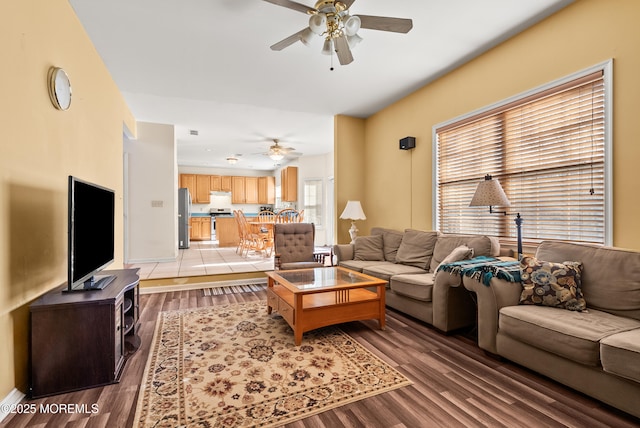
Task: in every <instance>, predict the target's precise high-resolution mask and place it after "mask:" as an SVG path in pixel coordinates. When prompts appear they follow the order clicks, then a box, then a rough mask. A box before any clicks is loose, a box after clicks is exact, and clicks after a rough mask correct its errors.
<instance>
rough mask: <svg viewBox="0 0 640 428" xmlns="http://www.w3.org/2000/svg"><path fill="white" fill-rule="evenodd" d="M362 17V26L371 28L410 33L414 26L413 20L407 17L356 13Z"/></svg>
mask: <svg viewBox="0 0 640 428" xmlns="http://www.w3.org/2000/svg"><path fill="white" fill-rule="evenodd" d="M355 16H357V17H359V18H360V21H361V24H360V28H368V29H370V30H381V31H392V32H394V33H408V32H409V30H411V29H412V28H413V21H411V20H410V19H405V18H389V17H386V16H371V15H355Z"/></svg>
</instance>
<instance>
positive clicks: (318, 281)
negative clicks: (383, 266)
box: [268, 267, 381, 290]
mask: <svg viewBox="0 0 640 428" xmlns="http://www.w3.org/2000/svg"><path fill="white" fill-rule="evenodd" d="M268 274H269V276H272V277H273V278H274V279H275V280H276V281H278V280H279V279H283V280H285V281H286V282H287V283H288V284H289V285H292V286H294V287H295V288H297V289H299V290H317V289H319V288H332V287H340V286H351V285H361V284H366V283H372V282H380V281H381V280H379V279H377V278H372V277H370V276H367V275H363V274H361V273H359V272H354V271H351V270H348V269H344V268H340V267H323V268H315V269H299V270H280V271H274V272H268Z"/></svg>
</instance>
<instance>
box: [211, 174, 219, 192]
mask: <svg viewBox="0 0 640 428" xmlns="http://www.w3.org/2000/svg"><path fill="white" fill-rule="evenodd" d="M209 178H210V180H211V182H210V186H211V191H212V192H220V191H222V180H221V178H220V176H219V175H211V176H209Z"/></svg>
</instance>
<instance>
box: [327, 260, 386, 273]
mask: <svg viewBox="0 0 640 428" xmlns="http://www.w3.org/2000/svg"><path fill="white" fill-rule="evenodd" d="M383 263H389V262H380V261H377V260H342V261H341V262H340V263H338V264H339V265H340V266H342V267H344V268H347V269H351V270H355V271H356V272H362V270H363V269H364V268H366V267H369V266H380V265H381V264H383ZM389 264H391V265H392V264H393V263H389Z"/></svg>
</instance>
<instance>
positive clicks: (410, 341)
mask: <svg viewBox="0 0 640 428" xmlns="http://www.w3.org/2000/svg"><path fill="white" fill-rule="evenodd" d="M256 300H266V294H265V292H264V291H260V292H254V293H241V294H225V295H219V296H204V294H203V292H202V290H191V291H183V292H172V293H158V294H151V295H144V296H142V297H141V305H142V311H141V315H140V323H141V325H140V336H141V339H142V346H141V348H140V349H139V350H138V351H137V352H136V353H135V354H133V356H132V357H131V358H130V359H129V361H128V362H127V365H126V367H125V371H124V373H123V376H122V379H121V382H120V383H119V384H115V385H109V386H106V387H101V388H93V389H89V390H85V391H79V392H74V393H69V394H61V395H56V396H53V397H48V398H43V399H39V400H32V401H28V403H34V404H36V405H37V406H40V404H48V403H55V404H87V405H88V406H91V405H92V404H97V405H98V411H97V412H96V413H95V414H73V413H71V414H64V413H56V414H43V413H36V414H28V415H14V416H11V417H9V418H7V419H5V421H4V422H3V423H2V424H0V425H2V426H7V427H56V428H58V427H69V428H71V427H73V428H79V427H107V428H113V427H117V428H120V427H130V426H132V424H133V417H134V412H135V405H136V400H137V395H138V389H139V387H140V381H141V378H142V373H143V371H144V366H145V363H146V361H147V356H148V354H149V347H150V343H151V339H152V336H153V332H154V326H155V322H156V318H157V314H158V312H160V311H167V310H172V309H182V308H193V307H200V306H211V305H216V304H226V303H241V302H247V301H256ZM376 326H377V324H376V322H375V321H371V322H368V321H367V322H353V323H349V324H344V325H343V326H342V328H343V330H345V331H346V332H347V333H349V334H350V335H352V336H353V337H355V338H357V340H358V342H360V343H361V344H363V345H364V346H366V347H367V348H368V349H370V350H371V351H372V352H374V353H375V354H376V355H378V356H379V357H380V358H382V359H383V360H385V361H387V362H388V363H390V364H391V365H393V366H394V367H396V368H398V369H399V370H400V371H401V372H403V373H404V374H405V375H407V376H408V377H409V378H410V379H411V380H412V381H413V382H414V384H413V385H412V386H408V387H404V388H400V389H398V390H394V391H391V392H387V393H384V394H380V395H377V396H375V397H371V398H367V399H364V400H360V401H358V402H355V403H351V404H347V405H345V406H342V407H339V408H337V409H334V410H329V411H327V412H324V413H321V414H319V415H316V416H312V417H309V418H306V419H303V420H301V421H298V422H295V423H292V424H289V425H287V427H289V428H312V427H313V428H322V427H327V428H335V427H362V428H365V427H366V428H371V427H385V428H387V427H389V428H390V427H394V428H399V427H411V428H414V427H476V426H488V427H529V428H531V427H564V426H571V427H640V420H638V419H636V418H633V417H631V416H628V415H626V414H622V413H620V412H618V411H616V410H615V409H612V408H610V407H607V406H605V405H603V404H601V403H599V402H598V401H595V400H593V399H591V398H588V397H585V396H584V395H582V394H579V393H577V392H575V391H572V390H569V389H567V388H564V387H563V386H561V385H559V384H557V383H555V382H553V381H551V380H548V379H546V378H544V377H541V376H538V375H536V374H535V373H532V372H530V371H528V370H526V369H524V368H521V367H518V366H516V365H514V364H511V363H509V362H506V361H501V360H498V359H495V358H492V357H489V356H487V355H485V354H484V353H483V352H482V351H481V350H480V349H479V348H477V346H476V345H475V343H474V342H473V340H470V339H468V338H467V337H466V336H465V335H452V336H445V335H442V334H440V333H438V332H437V331H435V330H433V329H432V328H431V327H429V326H428V325H426V324H424V323H421V322H418V321H416V320H414V319H411V318H408V317H406V316H404V315H402V314H401V313H398V312H395V311H393V310H388V311H387V328H386V330H384V331H380V330H377V329H376ZM639 405H640V399H639Z"/></svg>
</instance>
